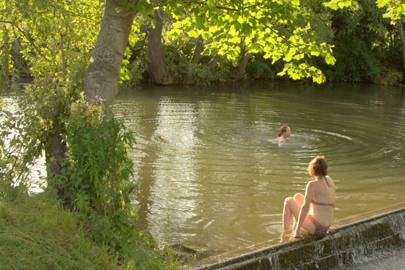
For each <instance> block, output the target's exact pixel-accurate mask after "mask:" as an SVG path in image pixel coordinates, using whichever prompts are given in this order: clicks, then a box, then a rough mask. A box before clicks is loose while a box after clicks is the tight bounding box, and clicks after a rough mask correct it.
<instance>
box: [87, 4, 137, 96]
mask: <svg viewBox="0 0 405 270" xmlns="http://www.w3.org/2000/svg"><path fill="white" fill-rule="evenodd" d="M133 19H134V13H133V12H128V11H124V10H123V8H121V7H120V5H119V1H118V0H106V5H105V8H104V15H103V18H102V20H101V27H100V32H99V35H98V38H97V42H96V45H95V46H94V49H93V51H92V54H91V59H90V65H89V67H88V69H87V73H86V76H85V79H84V91H85V93H86V96H87V98H88V99H89V100H90V101H92V102H94V101H95V100H96V99H97V96H98V97H101V98H104V99H106V101H107V102H108V103H111V102H112V101H113V99H114V97H115V96H116V95H117V93H118V79H119V75H120V68H121V62H122V59H123V56H124V51H125V48H126V47H127V43H128V36H129V33H130V31H131V26H132V21H133Z"/></svg>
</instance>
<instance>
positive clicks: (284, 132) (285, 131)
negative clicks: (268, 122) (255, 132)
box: [269, 125, 291, 146]
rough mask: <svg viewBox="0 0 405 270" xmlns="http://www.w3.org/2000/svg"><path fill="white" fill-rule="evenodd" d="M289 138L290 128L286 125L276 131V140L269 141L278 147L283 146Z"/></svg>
mask: <svg viewBox="0 0 405 270" xmlns="http://www.w3.org/2000/svg"><path fill="white" fill-rule="evenodd" d="M290 136H291V128H290V127H289V126H287V125H282V126H281V127H280V129H279V131H278V135H277V138H276V139H270V140H269V141H270V142H272V143H277V144H278V145H279V146H280V145H282V144H284V143H285V142H286V141H287V139H288V138H289V137H290Z"/></svg>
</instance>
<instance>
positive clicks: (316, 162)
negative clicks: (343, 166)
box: [307, 156, 328, 176]
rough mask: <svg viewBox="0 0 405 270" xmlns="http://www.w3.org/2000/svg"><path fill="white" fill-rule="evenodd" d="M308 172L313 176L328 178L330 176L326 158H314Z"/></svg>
mask: <svg viewBox="0 0 405 270" xmlns="http://www.w3.org/2000/svg"><path fill="white" fill-rule="evenodd" d="M307 171H308V174H309V175H311V176H326V175H327V174H328V163H326V159H325V157H324V156H316V157H314V158H313V159H312V160H311V161H310V162H309V164H308V169H307Z"/></svg>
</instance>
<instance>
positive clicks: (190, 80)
mask: <svg viewBox="0 0 405 270" xmlns="http://www.w3.org/2000/svg"><path fill="white" fill-rule="evenodd" d="M203 50H204V43H203V40H202V39H201V37H199V38H198V39H197V41H196V45H195V48H194V54H193V59H192V60H191V65H190V66H189V70H188V72H187V78H186V83H187V84H192V83H193V75H192V73H191V69H192V68H193V67H195V66H196V65H198V63H199V62H200V59H201V53H202V51H203Z"/></svg>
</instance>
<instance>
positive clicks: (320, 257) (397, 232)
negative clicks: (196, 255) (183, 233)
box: [193, 208, 405, 270]
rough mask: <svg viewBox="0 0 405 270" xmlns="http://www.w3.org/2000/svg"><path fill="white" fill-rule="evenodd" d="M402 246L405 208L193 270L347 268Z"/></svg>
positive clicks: (199, 265) (213, 259)
mask: <svg viewBox="0 0 405 270" xmlns="http://www.w3.org/2000/svg"><path fill="white" fill-rule="evenodd" d="M402 246H405V208H402V209H399V210H395V211H392V212H388V213H384V214H381V215H378V216H374V217H372V218H368V219H364V220H361V221H357V222H354V223H350V224H347V225H343V226H340V227H338V228H337V230H336V232H335V233H333V234H326V235H321V236H311V237H307V238H304V239H300V240H295V241H292V242H288V243H285V244H279V245H274V246H267V247H266V246H264V247H257V248H256V249H254V250H250V251H246V252H244V253H242V254H238V255H236V256H228V257H223V256H217V257H210V258H208V259H205V260H202V261H199V262H197V264H196V265H195V266H193V269H195V270H208V269H222V270H225V269H227V270H228V269H229V270H230V269H232V270H236V269H238V270H239V269H240V270H242V269H243V270H270V269H271V270H280V269H282V270H289V269H294V270H295V269H303V270H305V269H333V268H342V267H344V266H345V267H350V266H351V265H355V264H358V263H359V262H360V261H362V260H364V258H367V257H371V256H373V254H376V253H377V252H381V251H384V250H390V249H394V248H400V247H402Z"/></svg>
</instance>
